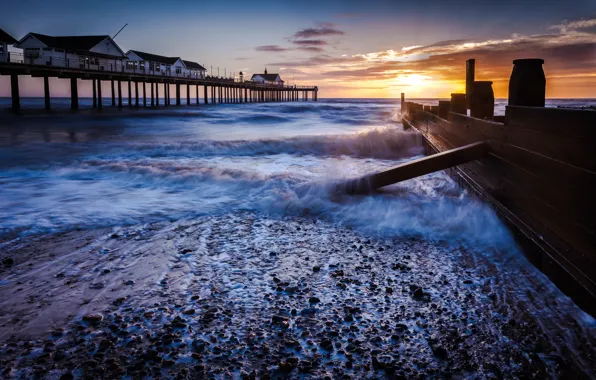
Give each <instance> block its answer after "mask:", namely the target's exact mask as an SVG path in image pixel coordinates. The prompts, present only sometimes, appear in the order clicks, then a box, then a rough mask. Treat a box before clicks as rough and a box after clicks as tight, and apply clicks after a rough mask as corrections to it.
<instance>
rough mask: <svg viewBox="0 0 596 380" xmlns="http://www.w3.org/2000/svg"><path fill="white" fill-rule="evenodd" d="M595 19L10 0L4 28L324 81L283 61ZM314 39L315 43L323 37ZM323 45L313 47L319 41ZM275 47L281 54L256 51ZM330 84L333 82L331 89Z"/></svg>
mask: <svg viewBox="0 0 596 380" xmlns="http://www.w3.org/2000/svg"><path fill="white" fill-rule="evenodd" d="M582 19H584V20H591V19H596V1H595V0H570V1H563V0H557V1H555V0H542V1H538V0H504V1H481V0H475V1H472V0H450V1H445V0H426V1H420V2H416V1H412V0H409V1H397V0H393V1H379V0H369V1H361V0H360V1H354V0H348V1H339V0H332V1H321V0H319V1H314V0H304V1H250V2H244V1H236V0H232V1H225V2H217V1H212V2H209V1H207V2H199V1H187V0H178V1H171V2H168V1H163V0H162V1H154V0H144V1H138V2H131V1H129V2H124V1H115V0H103V1H97V2H90V1H80V0H79V1H73V0H53V1H50V0H22V1H14V0H13V1H10V2H9V3H8V4H3V6H2V24H1V25H0V28H3V29H4V30H6V31H7V32H9V33H11V34H13V36H14V37H15V38H17V39H18V38H21V37H22V36H24V35H25V34H26V33H27V32H38V33H44V34H49V35H77V34H109V35H114V34H115V33H116V32H117V31H118V30H119V29H120V27H122V26H123V25H124V24H125V23H128V26H127V27H126V29H124V30H123V31H122V33H121V34H120V35H119V36H118V37H117V39H116V42H117V43H118V44H119V45H120V46H121V47H122V48H123V49H124V50H128V49H136V50H141V51H147V52H151V53H156V54H163V55H171V56H182V57H183V58H185V59H190V60H195V61H197V62H199V63H202V64H204V65H205V66H206V67H207V68H208V69H210V67H211V66H213V67H218V66H219V67H220V68H221V69H222V71H221V72H222V73H223V68H224V67H225V68H227V70H228V71H230V72H231V71H233V72H238V71H241V70H243V71H246V72H248V73H253V72H260V71H262V69H263V67H264V66H265V65H267V66H268V68H269V71H278V70H281V72H282V73H284V71H285V74H286V79H287V76H288V75H290V73H292V74H294V76H295V77H297V78H298V79H297V81H308V80H309V79H322V78H321V76H319V75H318V73H315V72H313V71H312V70H308V69H305V68H302V67H298V66H293V67H292V68H289V67H286V66H288V65H286V64H287V63H292V62H299V61H304V62H308V61H309V60H311V59H313V58H316V57H317V56H322V55H325V56H327V57H352V56H354V55H359V54H360V55H362V54H367V53H374V52H383V51H387V50H395V51H397V50H400V49H403V48H404V47H410V46H426V45H431V44H435V43H437V42H441V41H449V40H475V41H486V40H502V39H507V38H509V37H510V36H517V35H523V36H532V35H549V34H551V33H553V25H559V24H562V23H564V22H568V21H570V20H582ZM324 25H330V26H332V27H333V28H334V29H336V30H339V31H341V32H342V34H336V35H325V36H322V37H321V38H320V39H324V45H318V46H321V47H323V48H324V49H318V50H317V49H310V50H300V49H296V47H297V46H301V45H297V44H296V42H295V40H296V38H294V37H293V36H295V34H296V33H297V32H298V31H300V30H303V29H307V28H317V27H319V28H320V27H322V26H324ZM320 39H319V40H320ZM322 43H323V42H320V41H319V44H322ZM267 45H275V46H279V47H280V48H281V49H284V50H283V51H282V50H278V51H263V50H262V49H261V50H259V49H258V47H259V46H267ZM334 86H335V87H337V84H330V88H335V87H334Z"/></svg>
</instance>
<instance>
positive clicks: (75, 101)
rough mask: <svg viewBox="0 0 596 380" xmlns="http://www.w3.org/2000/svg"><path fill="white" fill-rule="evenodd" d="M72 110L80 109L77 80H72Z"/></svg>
mask: <svg viewBox="0 0 596 380" xmlns="http://www.w3.org/2000/svg"><path fill="white" fill-rule="evenodd" d="M70 108H71V109H73V110H78V109H79V89H78V87H77V78H70Z"/></svg>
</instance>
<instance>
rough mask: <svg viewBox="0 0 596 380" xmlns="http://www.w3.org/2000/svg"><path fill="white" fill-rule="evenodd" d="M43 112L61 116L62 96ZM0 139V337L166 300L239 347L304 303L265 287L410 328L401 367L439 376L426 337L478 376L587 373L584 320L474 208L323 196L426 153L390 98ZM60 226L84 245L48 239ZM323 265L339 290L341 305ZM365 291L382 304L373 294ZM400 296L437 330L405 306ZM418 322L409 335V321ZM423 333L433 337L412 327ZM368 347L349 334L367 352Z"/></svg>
mask: <svg viewBox="0 0 596 380" xmlns="http://www.w3.org/2000/svg"><path fill="white" fill-rule="evenodd" d="M423 102H427V103H428V104H431V103H434V102H436V100H435V101H433V100H430V99H429V100H423ZM56 104H57V106H58V108H60V106H61V107H62V108H64V109H66V108H67V107H68V99H62V100H58V101H57V102H56ZM83 104H84V106H85V107H87V108H88V107H89V104H90V103H89V100H88V99H85V100H84V101H83ZM504 104H505V103H504V101H499V102H498V104H497V113H502V111H503V110H504ZM591 104H592V105H593V104H594V102H579V101H554V102H553V101H551V102H549V106H558V105H565V106H582V105H591ZM24 106H25V108H40V103H39V100H36V99H33V101H30V102H29V103H26V102H24ZM0 123H2V127H0V254H3V253H7V254H8V255H10V256H11V257H14V258H15V262H16V263H15V267H14V268H13V269H10V270H7V271H4V272H2V278H0V300H1V301H0V308H1V309H3V310H9V311H11V312H9V313H4V314H3V313H0V322H1V323H0V324H2V325H3V326H5V328H4V329H0V337H3V336H6V337H8V336H9V335H12V334H13V333H15V332H18V333H21V334H22V333H23V331H25V332H27V333H30V334H33V333H34V332H38V333H39V332H45V331H46V330H47V328H48V325H49V324H48V319H49V318H51V319H52V320H51V321H50V323H54V324H55V325H58V326H63V325H64V324H65V322H64V321H65V320H66V319H67V318H70V317H71V316H72V315H76V316H77V317H76V318H79V317H81V316H82V315H84V314H86V313H89V312H100V313H103V312H104V311H105V310H107V309H109V308H111V307H113V305H115V304H114V303H113V301H114V300H118V299H119V298H120V297H125V298H126V301H125V302H124V304H122V305H121V306H120V307H121V308H122V310H121V312H123V314H124V315H125V314H126V310H129V311H130V310H136V309H131V308H137V307H139V306H143V307H145V306H147V305H163V303H162V304H160V303H159V302H162V301H163V302H164V303H165V304H167V305H169V308H168V309H167V310H171V312H170V314H168V315H165V316H164V318H166V319H167V318H170V319H171V318H174V315H177V314H176V313H180V312H181V310H182V309H181V308H180V307H179V305H186V304H187V303H189V304H190V302H191V301H190V300H191V299H190V297H191V295H193V294H194V295H200V298H201V299H202V300H213V302H214V304H217V305H219V306H222V305H223V306H225V307H226V308H229V309H230V310H234V311H235V313H236V315H235V318H237V319H236V320H234V321H233V323H231V324H230V325H226V326H223V327H222V326H219V327H218V328H221V330H220V332H222V333H223V332H225V333H226V334H227V333H229V332H230V331H236V332H237V333H238V334H239V335H238V336H239V337H242V336H243V335H242V334H244V333H245V332H246V331H244V329H245V328H246V327H247V323H249V321H250V320H251V319H252V318H254V317H255V316H257V317H258V318H257V319H259V320H263V321H266V323H265V325H266V327H267V326H268V327H271V326H272V324H271V323H269V321H270V320H271V313H272V308H274V309H284V310H286V311H287V310H290V309H291V308H293V307H296V308H297V309H301V308H303V307H307V306H308V305H307V303H308V302H307V300H308V296H307V295H306V293H304V297H294V295H292V296H291V297H288V298H289V299H290V300H291V302H294V304H292V305H293V306H292V305H290V304H289V303H285V302H286V296H285V295H283V294H284V292H280V291H277V292H276V293H275V294H274V295H273V296H272V295H271V294H273V293H272V290H271V289H272V288H271V287H272V283H273V284H274V283H275V282H272V281H274V280H272V279H273V278H277V277H280V278H282V280H283V281H285V280H287V281H288V284H289V283H290V282H291V283H292V284H297V283H301V284H303V285H301V287H302V288H303V289H311V288H312V292H313V293H312V294H316V295H317V297H320V299H321V300H323V301H324V303H325V305H327V306H325V307H320V308H319V309H318V311H317V316H319V317H320V318H321V319H319V320H318V322H321V323H323V321H331V320H335V318H336V316H337V315H339V314H338V313H343V307H344V306H346V305H348V304H350V305H360V306H362V308H363V309H364V310H365V317H366V319H367V320H369V321H370V322H371V325H374V326H383V325H384V324H385V321H387V320H391V321H392V322H391V323H394V322H397V321H401V322H404V323H408V324H409V326H410V329H411V330H412V331H413V332H414V331H415V332H416V333H415V334H417V335H415V336H416V337H417V338H416V339H413V340H412V341H411V344H410V345H409V346H407V344H409V343H405V342H403V344H405V345H406V347H409V348H408V349H407V350H406V353H405V354H404V352H403V351H402V352H401V354H400V356H401V357H404V358H406V359H407V360H412V359H414V362H416V361H417V360H418V359H416V358H418V356H416V355H418V354H420V353H421V352H422V354H420V355H423V356H424V355H426V356H425V360H427V361H428V362H429V363H435V364H432V365H433V366H434V365H437V366H441V365H442V364H440V363H439V364H436V363H437V362H436V360H435V359H434V358H433V352H432V351H431V350H430V348H428V342H427V339H430V335H429V334H430V333H432V336H435V334H439V335H438V336H443V337H444V338H445V339H447V340H452V334H454V332H455V334H456V335H458V336H459V337H460V338H461V339H464V341H465V342H467V343H465V344H463V343H462V344H461V346H462V347H463V346H465V345H467V347H468V349H469V356H471V357H474V361H475V362H476V361H477V362H479V363H486V362H487V360H489V361H490V360H493V359H494V361H495V362H496V363H497V365H498V366H499V367H500V371H502V372H497V373H517V372H511V371H516V370H519V368H520V365H519V362H520V361H524V362H529V363H531V365H530V364H528V366H529V367H530V368H534V367H532V365H537V364H535V363H545V364H543V365H544V367H542V369H541V371H542V372H540V373H561V372H558V371H560V368H559V367H560V363H567V365H570V366H571V364H573V365H572V366H573V367H575V368H579V369H580V370H578V372H580V373H583V372H585V373H586V377H587V378H590V377H593V376H594V373H596V369H595V368H596V367H595V365H594V359H593V355H592V353H593V352H594V347H596V321H595V320H594V319H593V318H592V317H591V316H589V315H587V314H586V313H584V312H583V311H582V310H581V309H579V308H578V307H577V306H576V305H575V304H574V303H573V302H572V301H571V300H570V299H569V298H568V297H566V296H565V295H564V294H562V293H561V292H560V291H559V290H558V289H557V288H556V287H555V286H554V285H553V284H552V282H550V281H549V279H548V278H546V277H545V276H544V275H543V274H542V273H540V272H539V271H538V270H537V269H536V268H535V267H533V266H532V265H531V264H530V263H529V262H528V261H527V260H526V259H525V257H524V255H523V254H522V252H521V251H520V250H519V249H518V247H517V246H516V244H515V242H514V240H513V239H512V236H511V233H510V231H508V230H507V228H506V227H505V226H504V225H503V223H502V222H501V221H500V219H499V218H498V217H497V215H496V214H495V213H494V211H493V210H492V209H491V208H490V207H488V206H487V205H485V204H483V203H482V202H481V201H479V200H478V199H476V198H475V197H474V196H472V195H471V194H470V193H468V191H466V190H465V189H463V188H461V187H459V186H458V185H457V184H456V183H455V182H453V181H452V180H451V179H450V178H449V177H448V176H447V175H446V174H445V173H443V172H437V173H432V174H429V175H426V176H423V177H419V178H415V179H411V180H408V181H404V182H402V183H399V184H396V185H393V186H389V187H386V188H384V189H383V190H382V191H379V192H377V193H375V194H370V195H363V196H348V195H345V194H341V193H337V192H336V191H335V190H334V189H336V186H335V185H336V184H337V183H341V182H342V181H345V180H346V179H353V178H357V177H359V176H362V175H365V174H369V173H373V172H375V171H380V170H383V169H386V168H389V167H392V166H395V165H397V164H399V163H401V162H405V161H408V160H412V159H416V158H419V157H421V156H422V155H423V146H422V137H421V136H420V135H419V134H418V133H416V132H415V131H405V130H404V129H403V126H402V124H401V116H400V109H399V101H396V100H376V99H368V100H366V99H364V100H363V99H360V100H358V99H356V100H345V99H332V100H321V101H319V102H316V103H313V102H308V103H306V102H299V103H298V102H297V103H277V104H275V103H270V104H237V105H218V106H204V105H203V106H200V107H196V106H195V107H171V108H169V109H164V108H162V109H159V110H141V111H134V110H128V109H125V110H123V111H121V112H119V111H115V110H109V109H106V110H105V111H104V112H103V113H102V114H101V115H98V114H96V113H92V112H81V113H77V114H72V115H70V114H68V112H57V113H56V114H54V115H50V116H47V115H38V114H35V115H31V116H24V117H18V118H14V117H8V116H6V115H4V116H2V115H0ZM154 222H155V223H154ZM96 227H108V228H107V229H105V230H104V229H96V230H94V228H96ZM74 229H82V230H84V231H83V232H81V233H79V232H76V231H75V232H72V233H70V234H58V235H53V234H51V233H52V232H60V231H72V230H74ZM85 230H93V231H85ZM38 234H43V235H44V236H39V235H38ZM31 236H34V238H30V237H31ZM371 242H372V244H373V245H371ZM356 244H358V245H360V247H359V248H357V246H356ZM363 245H365V246H366V247H365V248H364V252H363ZM56 252H58V254H55V253H56ZM373 256H374V259H373ZM396 262H398V263H402V264H403V265H405V264H404V263H407V270H405V267H403V266H402V267H399V268H401V269H400V270H396V269H395V268H396V267H395V266H394V265H395V263H396ZM313 265H319V266H320V268H322V269H321V272H318V271H317V272H313V270H314V269H313ZM338 265H339V267H338ZM335 268H342V270H345V273H346V276H351V277H350V278H352V279H353V280H354V281H352V280H350V282H351V284H350V285H346V286H345V287H344V288H343V290H342V288H341V287H339V286H338V284H339V283H336V280H337V279H336V278H335V277H334V276H333V275H332V273H333V272H332V271H334V270H335ZM317 273H318V274H319V275H321V276H318V275H317ZM342 276H343V274H342ZM126 280H130V281H126ZM65 281H66V282H65ZM125 281H126V282H125ZM278 281H279V279H278ZM387 281H391V282H387ZM373 283H375V284H376V283H378V284H379V287H380V288H385V286H387V285H388V284H392V285H391V286H393V287H395V289H396V291H395V293H394V294H393V296H392V297H387V296H385V297H383V296H381V295H379V294H378V291H375V292H373V290H372V284H373ZM22 284H27V285H24V286H23V285H22ZM29 284H32V286H29ZM66 284H68V285H69V286H68V287H65V286H64V285H66ZM123 284H124V285H123ZM357 284H360V285H362V286H360V285H357ZM368 284H370V285H371V287H370V288H369V285H368ZM412 284H419V286H421V287H423V288H424V289H425V290H426V291H428V292H429V294H430V295H431V297H432V300H433V302H434V303H433V305H435V307H437V310H441V311H449V313H453V314H451V317H450V318H447V314H444V315H440V313H438V314H435V313H434V312H432V311H430V309H428V308H427V306H421V303H420V302H418V301H416V300H414V299H412V298H411V297H410V295H409V294H408V292H407V289H408V286H412ZM381 285H382V286H381ZM375 286H376V285H375ZM274 288H275V286H274ZM400 288H403V289H402V290H401V291H400V290H399V289H400ZM367 289H368V290H367ZM404 289H405V292H404ZM392 292H393V290H392ZM309 295H310V294H309ZM389 298H390V299H391V300H392V302H391V304H390V303H389V302H388V300H389ZM81 299H84V300H85V302H83V303H82V304H81ZM32 300H43V303H36V302H37V301H35V302H34V301H32ZM87 301H89V303H87ZM277 301H280V302H281V303H276V302H277ZM302 301H304V302H302ZM209 302H211V301H209ZM288 302H290V301H288ZM301 302H302V303H301ZM435 303H436V304H435ZM118 305H119V303H118ZM172 305H175V306H172ZM424 305H426V304H424ZM437 305H438V306H437ZM185 307H186V306H185ZM404 307H406V309H405V310H406V311H405V312H404V309H403V308H404ZM430 307H431V308H432V307H433V306H432V305H431V306H430ZM160 309H162V308H160ZM375 310H376V311H375ZM381 310H384V312H381ZM420 311H422V312H423V313H424V315H425V317H421V318H423V319H421V320H420V319H416V318H410V317H412V316H415V315H416V314H414V313H416V312H420ZM404 313H405V314H404ZM137 314H138V315H142V312H140V311H139V312H138V313H137V312H136V311H135V315H137ZM406 314H408V315H409V317H408V316H406ZM15 315H17V316H18V318H13V317H14V316H15ZM160 315H161V314H160ZM396 315H401V317H400V318H401V319H398V318H396V317H395V316H396ZM50 316H51V317H50ZM186 317H188V316H186ZM186 317H185V318H186ZM76 318H75V319H76ZM313 320H314V319H313ZM424 320H427V321H428V322H429V326H430V327H428V328H422V327H421V326H424V325H425V323H422V324H419V323H421V322H423V321H424ZM14 321H24V322H23V323H20V322H19V323H17V324H11V323H13V322H14ZM446 321H447V322H446ZM516 321H517V322H516ZM152 323H153V322H150V321H149V322H148V321H146V324H145V325H144V328H146V329H147V331H148V332H150V333H154V332H155V331H159V330H160V329H161V327H162V326H164V324H163V323H164V320H163V319H161V317H160V319H159V323H156V324H152ZM190 323H194V322H190ZM512 323H513V324H516V326H519V329H518V330H515V331H517V332H515V331H514V332H513V333H512V332H511V331H512V327H511V326H512ZM193 326H194V327H193V330H192V331H194V332H193V333H192V334H190V333H189V334H187V335H185V336H183V338H184V339H185V341H186V343H187V345H188V346H189V347H190V346H191V344H192V339H194V338H195V335H196V334H197V333H199V334H203V333H204V334H205V338H206V337H207V335H209V334H212V333H213V331H214V330H213V326H210V327H208V328H207V329H205V330H200V329H201V328H202V327H201V326H199V325H193ZM195 327H196V329H195ZM268 327H267V328H268ZM131 328H132V329H136V327H132V324H131ZM325 328H327V325H325ZM443 328H446V330H445V329H443ZM478 328H479V329H480V331H481V332H482V333H479V330H478ZM19 329H20V330H19ZM442 329H443V330H442ZM131 331H133V332H134V333H135V334H137V333H138V331H137V330H131ZM369 331H370V330H364V329H363V330H362V333H361V335H357V336H356V337H360V338H361V339H362V340H363V341H364V340H366V341H368V340H369V339H370V335H369ZM433 331H434V332H433ZM441 331H442V332H441ZM441 334H443V335H441ZM72 336H77V335H72ZM277 336H278V333H277V332H275V333H271V334H270V335H269V337H270V338H271V339H274V338H275V337H277ZM91 339H95V338H93V337H92V338H91ZM218 339H219V338H218ZM299 339H302V341H301V342H302V343H301V344H303V345H304V347H309V346H308V345H307V343H306V342H304V339H303V338H297V340H299ZM431 340H432V339H431ZM151 342H153V341H151ZM347 343H348V342H347V341H346V342H343V344H347ZM122 344H124V343H122ZM152 344H153V343H152ZM458 344H459V343H458ZM387 347H389V348H390V349H394V348H395V349H400V348H399V345H394V344H393V343H391V342H389V343H387ZM424 347H426V354H424ZM371 348H372V347H371ZM389 348H388V349H389ZM402 348H403V346H402ZM460 348H461V347H460ZM460 348H457V349H454V350H453V353H454V354H455V355H459V353H458V352H459V351H460ZM375 349H376V348H375ZM468 349H466V350H464V351H466V352H468V351H467V350H468ZM410 350H411V352H412V353H413V354H410V353H408V352H410ZM11 351H12V350H11ZM78 351H80V352H87V351H86V350H84V349H83V348H81V349H80V350H78ZM230 351H232V350H230ZM249 351H250V350H249ZM305 351H306V350H305ZM456 351H458V352H456ZM528 353H529V355H530V356H528ZM187 354H188V355H189V353H187ZM518 354H519V355H518ZM27 355H28V353H27ZM462 355H463V354H462ZM466 355H468V354H466ZM520 355H525V356H523V357H526V356H528V357H527V358H526V359H523V357H522V356H520ZM538 355H542V356H540V357H539V356H538ZM491 358H492V359H491ZM335 359H338V356H335ZM344 359H345V358H343V357H342V358H341V360H344ZM85 360H87V359H85ZM180 360H186V359H184V358H182V359H180ZM188 360H190V359H188ZM338 360H339V359H338ZM365 360H366V361H367V362H370V360H369V359H368V357H366V359H365ZM23 363H25V362H23ZM483 365H484V364H483ZM540 365H542V364H540ZM24 366H25V367H27V366H26V365H24ZM526 367H527V366H526ZM524 368H525V367H524ZM536 368H538V367H536ZM558 368H559V369H558ZM460 370H461V369H460ZM484 370H487V371H489V372H487V373H488V375H486V373H485V374H484V375H483V372H482V371H484ZM466 371H467V370H466ZM479 371H480V372H479V375H478V376H477V377H478V378H484V377H491V376H492V375H491V374H490V369H489V368H488V367H487V368H484V369H480V370H479ZM532 371H534V369H532ZM532 373H533V372H532ZM565 373H566V372H565ZM569 373H572V372H569ZM236 374H239V372H238V371H237V372H236ZM468 375H469V373H468ZM470 376H471V375H470ZM512 376H513V377H516V375H512ZM22 377H23V378H25V377H30V376H26V375H23V376H22ZM321 377H324V376H319V378H321ZM354 377H355V378H361V377H362V376H361V374H360V373H356V375H355V376H354ZM495 377H502V376H495ZM520 377H523V376H520ZM552 377H556V376H552Z"/></svg>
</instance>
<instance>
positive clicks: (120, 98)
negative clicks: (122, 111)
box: [118, 80, 122, 108]
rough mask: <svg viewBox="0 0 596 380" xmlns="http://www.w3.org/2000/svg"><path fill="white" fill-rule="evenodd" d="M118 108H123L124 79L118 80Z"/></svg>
mask: <svg viewBox="0 0 596 380" xmlns="http://www.w3.org/2000/svg"><path fill="white" fill-rule="evenodd" d="M118 108H122V81H120V80H119V81H118Z"/></svg>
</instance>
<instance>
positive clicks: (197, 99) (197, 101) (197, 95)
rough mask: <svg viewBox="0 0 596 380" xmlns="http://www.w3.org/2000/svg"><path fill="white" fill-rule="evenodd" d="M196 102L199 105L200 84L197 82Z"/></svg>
mask: <svg viewBox="0 0 596 380" xmlns="http://www.w3.org/2000/svg"><path fill="white" fill-rule="evenodd" d="M195 90H196V91H195V102H196V103H197V106H198V105H199V103H200V102H199V85H198V84H197V87H196V89H195Z"/></svg>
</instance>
